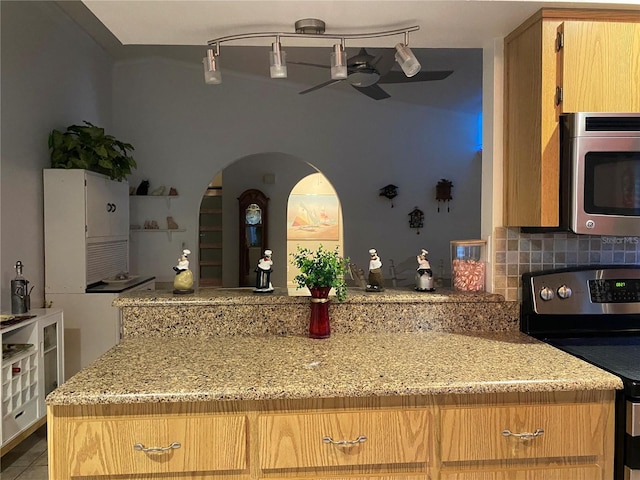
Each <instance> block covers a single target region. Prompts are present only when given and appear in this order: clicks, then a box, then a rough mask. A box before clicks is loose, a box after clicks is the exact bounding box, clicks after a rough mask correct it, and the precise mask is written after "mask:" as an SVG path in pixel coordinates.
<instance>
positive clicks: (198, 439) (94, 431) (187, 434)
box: [65, 415, 247, 476]
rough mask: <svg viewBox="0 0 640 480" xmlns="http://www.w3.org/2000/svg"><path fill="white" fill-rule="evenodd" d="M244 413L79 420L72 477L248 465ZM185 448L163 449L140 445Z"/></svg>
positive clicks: (73, 431) (72, 437) (73, 427)
mask: <svg viewBox="0 0 640 480" xmlns="http://www.w3.org/2000/svg"><path fill="white" fill-rule="evenodd" d="M245 423H246V420H245V417H244V416H239V415H238V416H229V417H216V416H190V417H175V418H153V419H148V418H129V419H112V420H108V419H107V420H78V421H76V422H71V423H70V427H69V432H68V435H65V438H67V439H68V442H69V444H68V445H67V446H66V447H65V448H67V449H68V452H69V458H70V459H72V460H71V463H70V465H69V472H70V474H71V475H72V476H75V475H78V476H87V475H128V474H143V473H149V474H150V473H172V472H192V471H197V472H207V471H216V470H236V471H237V470H243V469H245V468H246V467H247V451H246V446H247V439H246V424H245ZM173 442H179V443H180V447H179V448H176V449H169V450H167V451H165V452H162V453H145V452H143V451H139V450H136V449H134V447H133V446H134V445H135V444H142V445H144V447H147V448H148V447H161V448H164V447H167V446H169V445H171V444H172V443H173Z"/></svg>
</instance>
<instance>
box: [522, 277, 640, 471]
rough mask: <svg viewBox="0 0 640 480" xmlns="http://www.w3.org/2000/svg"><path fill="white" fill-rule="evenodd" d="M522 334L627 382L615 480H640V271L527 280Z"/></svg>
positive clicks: (619, 405)
mask: <svg viewBox="0 0 640 480" xmlns="http://www.w3.org/2000/svg"><path fill="white" fill-rule="evenodd" d="M520 329H521V330H522V331H523V332H525V333H527V334H529V335H531V336H533V337H536V338H539V339H541V340H543V341H544V342H546V343H549V344H551V345H553V346H555V347H557V348H560V349H562V350H564V351H566V352H568V353H571V354H573V355H575V356H577V357H580V358H582V359H584V360H585V361H587V362H589V363H592V364H594V365H596V366H598V367H600V368H602V369H604V370H607V371H609V372H611V373H613V374H615V375H617V376H619V377H620V378H621V379H622V382H623V385H624V390H622V391H619V392H617V394H616V433H615V442H616V445H615V459H614V465H615V468H614V478H615V480H640V266H595V267H578V268H571V269H562V270H553V271H543V272H535V273H528V274H525V275H523V276H522V306H521V312H520Z"/></svg>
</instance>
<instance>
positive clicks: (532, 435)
mask: <svg viewBox="0 0 640 480" xmlns="http://www.w3.org/2000/svg"><path fill="white" fill-rule="evenodd" d="M543 433H544V430H542V429H541V428H539V429H537V430H536V431H535V432H533V433H529V432H524V433H512V432H511V431H510V430H503V431H502V435H503V436H504V437H516V438H520V439H522V440H531V439H532V438H535V437H539V436H540V435H542V434H543Z"/></svg>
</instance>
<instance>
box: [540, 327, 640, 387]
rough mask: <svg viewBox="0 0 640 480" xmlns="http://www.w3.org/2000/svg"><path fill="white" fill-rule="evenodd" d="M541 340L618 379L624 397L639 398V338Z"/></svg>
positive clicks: (612, 337)
mask: <svg viewBox="0 0 640 480" xmlns="http://www.w3.org/2000/svg"><path fill="white" fill-rule="evenodd" d="M544 341H545V342H546V343H549V344H551V345H553V346H555V347H557V348H559V349H561V350H564V351H565V352H568V353H570V354H572V355H575V356H576V357H579V358H582V359H583V360H585V361H587V362H589V363H592V364H593V365H595V366H597V367H600V368H602V369H604V370H607V371H608V372H611V373H613V374H614V375H617V376H619V377H620V378H621V379H622V383H623V384H624V392H625V394H627V395H629V396H631V397H635V398H640V336H635V335H632V336H624V335H622V336H609V337H579V338H575V337H574V338H547V339H544Z"/></svg>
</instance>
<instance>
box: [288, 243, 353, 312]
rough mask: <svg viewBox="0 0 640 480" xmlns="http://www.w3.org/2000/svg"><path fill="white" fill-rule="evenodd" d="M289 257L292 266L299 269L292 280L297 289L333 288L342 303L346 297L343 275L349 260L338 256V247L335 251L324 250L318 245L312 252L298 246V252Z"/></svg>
mask: <svg viewBox="0 0 640 480" xmlns="http://www.w3.org/2000/svg"><path fill="white" fill-rule="evenodd" d="M291 257H292V258H293V261H292V263H293V265H295V266H296V267H297V268H299V269H300V273H299V274H298V275H296V276H295V277H294V279H293V280H294V282H295V283H296V284H297V286H298V288H304V287H308V288H309V290H311V288H314V287H329V289H331V288H334V289H335V292H336V298H337V299H338V301H340V302H342V301H344V299H345V298H346V297H347V284H346V283H345V280H344V275H345V273H346V271H347V263H348V262H349V259H348V258H342V257H341V256H340V253H339V252H338V247H336V248H335V250H326V249H325V248H324V247H323V246H322V245H320V246H319V247H318V249H317V250H316V251H315V252H314V251H313V250H310V249H308V248H303V247H300V246H298V250H297V251H296V252H294V253H292V254H291Z"/></svg>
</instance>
